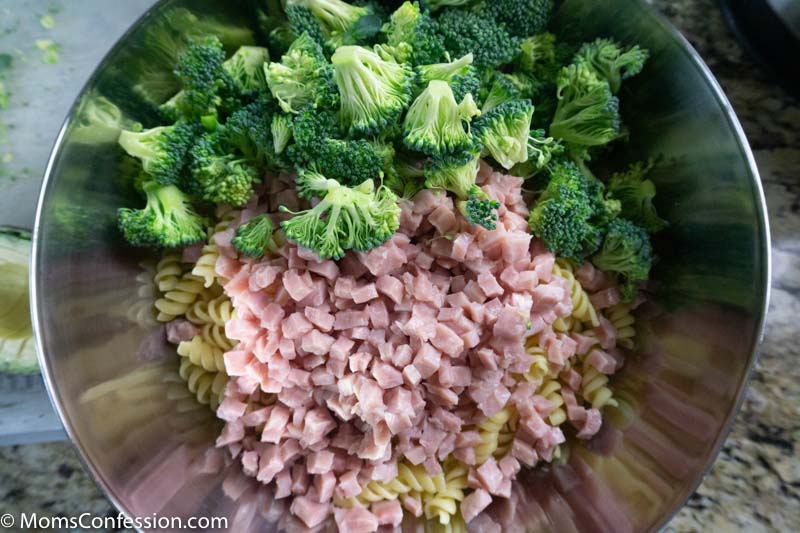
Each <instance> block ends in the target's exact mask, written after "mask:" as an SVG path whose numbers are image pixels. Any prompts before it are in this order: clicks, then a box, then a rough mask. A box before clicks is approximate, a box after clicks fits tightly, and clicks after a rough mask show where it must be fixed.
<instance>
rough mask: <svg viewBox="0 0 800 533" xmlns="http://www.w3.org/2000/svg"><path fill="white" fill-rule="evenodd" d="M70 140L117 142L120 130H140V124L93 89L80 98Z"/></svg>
mask: <svg viewBox="0 0 800 533" xmlns="http://www.w3.org/2000/svg"><path fill="white" fill-rule="evenodd" d="M73 128H74V129H73V131H72V134H71V135H70V141H72V142H77V143H81V144H103V143H113V142H117V139H119V134H120V132H121V131H122V130H127V131H131V132H140V131H142V125H141V124H140V123H139V122H136V121H135V120H133V119H130V118H128V117H126V116H125V115H124V114H123V112H122V110H121V109H120V108H119V107H117V105H116V104H114V103H113V102H111V100H109V99H108V98H106V97H105V96H102V95H100V94H98V93H96V92H94V91H92V92H91V93H89V94H87V95H86V96H84V97H83V98H82V99H81V104H80V108H79V110H78V114H77V119H76V121H75V123H74V125H73Z"/></svg>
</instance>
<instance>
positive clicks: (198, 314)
mask: <svg viewBox="0 0 800 533" xmlns="http://www.w3.org/2000/svg"><path fill="white" fill-rule="evenodd" d="M233 315H234V311H233V304H232V303H231V301H230V299H229V298H228V297H227V296H226V295H224V294H223V295H220V296H217V297H216V298H213V299H210V300H206V299H204V298H203V299H200V300H199V301H197V302H195V303H194V304H193V305H192V306H191V308H190V309H188V310H187V312H186V318H187V319H188V320H189V321H190V322H192V323H193V324H196V325H198V326H199V325H203V324H216V325H218V326H225V324H226V323H227V322H228V321H230V320H231V319H232V318H233Z"/></svg>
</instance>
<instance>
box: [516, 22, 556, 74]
mask: <svg viewBox="0 0 800 533" xmlns="http://www.w3.org/2000/svg"><path fill="white" fill-rule="evenodd" d="M515 62H516V65H517V66H518V67H519V69H520V70H521V71H522V72H525V73H526V74H532V75H534V76H541V75H542V72H541V69H542V68H548V67H549V66H550V65H552V64H554V63H555V62H556V36H555V35H553V34H552V33H547V32H545V33H538V34H536V35H532V36H530V37H528V38H527V39H525V40H524V41H522V43H520V45H519V54H518V55H517V58H516V61H515Z"/></svg>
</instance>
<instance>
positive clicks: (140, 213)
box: [119, 182, 208, 248]
mask: <svg viewBox="0 0 800 533" xmlns="http://www.w3.org/2000/svg"><path fill="white" fill-rule="evenodd" d="M143 190H144V193H145V196H146V197H147V205H146V206H145V208H144V209H130V208H126V207H125V208H121V209H120V210H119V227H120V229H121V230H122V234H123V235H124V236H125V239H126V240H127V241H128V242H129V243H131V244H132V245H134V246H155V247H163V248H176V247H178V246H188V245H190V244H194V243H196V242H200V241H204V240H205V239H206V238H207V235H206V226H207V225H208V220H206V219H205V218H203V217H202V216H200V215H198V214H197V212H196V211H195V210H194V208H193V207H192V205H191V204H190V202H189V198H188V197H187V196H186V195H185V194H183V193H182V192H181V191H180V189H178V188H177V187H175V186H174V185H166V186H162V185H159V184H157V183H155V182H149V183H146V184H145V185H144V187H143Z"/></svg>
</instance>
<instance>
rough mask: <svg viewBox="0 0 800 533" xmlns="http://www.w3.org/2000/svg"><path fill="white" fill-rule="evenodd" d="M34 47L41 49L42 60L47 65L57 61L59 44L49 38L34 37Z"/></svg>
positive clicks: (59, 52)
mask: <svg viewBox="0 0 800 533" xmlns="http://www.w3.org/2000/svg"><path fill="white" fill-rule="evenodd" d="M36 48H38V49H39V50H41V51H42V61H43V62H44V63H47V64H48V65H55V64H56V63H58V61H59V59H60V54H61V45H60V44H58V43H55V42H53V41H52V40H51V39H36Z"/></svg>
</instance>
